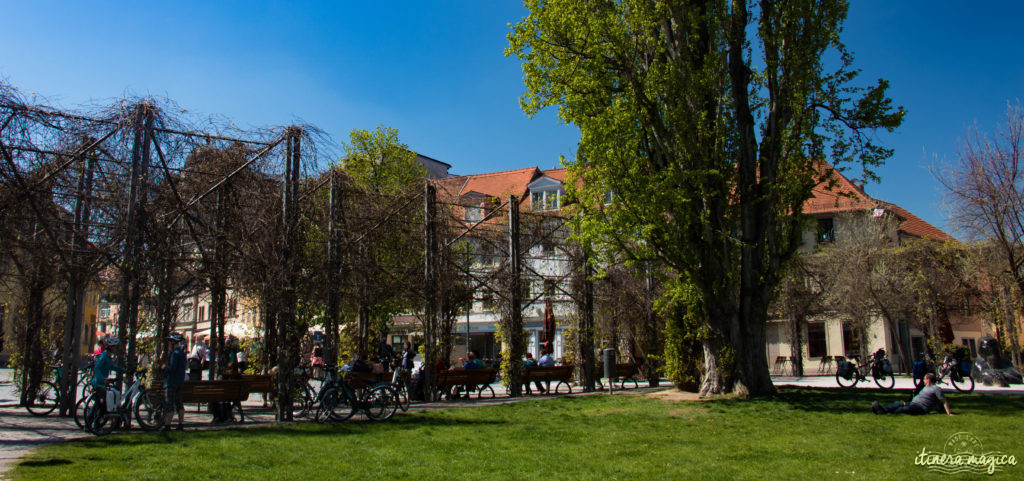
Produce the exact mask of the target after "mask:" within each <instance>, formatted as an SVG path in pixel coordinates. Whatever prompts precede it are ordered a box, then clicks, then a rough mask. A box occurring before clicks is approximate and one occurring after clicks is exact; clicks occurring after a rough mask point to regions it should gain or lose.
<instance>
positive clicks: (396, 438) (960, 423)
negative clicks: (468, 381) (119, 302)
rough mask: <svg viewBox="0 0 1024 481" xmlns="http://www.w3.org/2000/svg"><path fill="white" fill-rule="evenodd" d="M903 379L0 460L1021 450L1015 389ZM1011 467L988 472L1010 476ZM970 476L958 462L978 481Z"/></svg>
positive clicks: (167, 468)
mask: <svg viewBox="0 0 1024 481" xmlns="http://www.w3.org/2000/svg"><path fill="white" fill-rule="evenodd" d="M909 396H910V393H909V392H884V393H882V392H879V391H874V390H851V391H840V390H831V389H796V388H783V389H782V390H781V392H780V394H779V395H778V396H775V397H773V398H768V399H759V400H754V401H737V400H718V401H705V402H696V401H695V402H682V401H679V402H671V401H664V400H659V399H653V398H651V397H648V396H639V395H615V396H586V397H578V398H559V399H547V400H537V401H525V402H521V403H516V404H508V405H500V406H490V407H481V408H474V409H450V410H441V411H435V412H430V413H420V414H404V415H402V414H399V415H396V416H395V418H393V419H392V420H391V421H389V422H387V423H370V422H356V423H342V424H334V425H314V424H312V423H297V424H294V425H287V426H273V427H260V428H249V429H234V430H222V431H193V432H185V433H172V434H170V435H169V436H163V437H162V436H161V435H157V434H125V435H114V436H109V437H106V438H91V439H85V440H81V441H74V442H67V443H61V444H55V445H49V446H45V447H43V448H42V449H40V450H38V451H36V452H35V453H33V454H32V455H31V456H29V457H28V458H26V459H25V460H23V461H22V462H21V463H20V464H19V465H18V466H16V467H15V468H14V470H13V471H12V472H11V473H9V476H10V477H11V479H16V480H46V481H58V480H63V479H72V480H75V481H80V480H82V479H90V480H93V479H97V480H98V479H131V480H144V479H154V480H156V479H159V480H166V479H195V480H203V481H209V480H244V479H261V480H262V479H282V480H284V479H287V480H292V479H299V480H305V479H361V480H368V479H381V478H389V479H417V480H420V479H425V480H428V479H429V480H432V479H438V480H458V481H469V480H545V481H546V480H557V479H581V480H584V479H586V480H589V479H607V480H614V479H619V480H625V479H630V480H633V479H671V480H685V479H708V480H717V479H721V480H734V479H752V480H753V479H756V480H761V479H816V480H818V479H871V480H885V479H900V480H903V479H960V477H958V476H956V475H950V476H947V475H941V474H938V473H933V472H929V471H926V470H925V469H924V468H922V467H919V466H914V457H915V456H916V455H917V454H918V453H919V452H920V451H921V449H922V448H928V449H929V450H935V451H941V450H942V446H943V444H944V443H945V442H946V440H947V439H948V438H949V437H950V436H951V435H952V434H954V433H957V432H961V431H968V432H971V433H973V434H975V435H976V436H977V437H978V438H979V439H980V440H981V442H982V443H983V445H984V448H985V450H986V451H988V450H998V451H1002V452H1004V453H1007V454H1012V455H1015V456H1024V437H1022V436H1021V427H1022V426H1024V398H1022V397H1019V396H1007V395H981V394H972V395H958V394H951V395H950V400H951V402H952V404H953V409H954V412H957V413H959V415H958V416H954V417H949V416H945V415H938V414H931V415H928V416H923V417H922V416H876V415H873V414H872V413H871V410H870V409H869V405H870V403H871V401H872V400H875V399H877V400H879V401H883V402H891V401H893V400H898V399H906V398H908V397H909ZM1022 474H1024V466H1010V467H1008V468H1006V470H1005V471H1002V472H997V473H996V474H995V475H994V476H992V479H997V478H1001V479H1020V476H1021V475H1022ZM981 476H984V475H969V476H968V475H964V476H961V477H962V478H964V479H966V478H974V479H977V478H979V477H981Z"/></svg>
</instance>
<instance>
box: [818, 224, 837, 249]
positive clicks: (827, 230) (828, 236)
mask: <svg viewBox="0 0 1024 481" xmlns="http://www.w3.org/2000/svg"><path fill="white" fill-rule="evenodd" d="M835 241H836V228H835V223H834V222H833V220H832V218H828V219H818V243H819V244H822V243H826V242H835Z"/></svg>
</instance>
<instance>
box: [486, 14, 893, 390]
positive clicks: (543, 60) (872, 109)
mask: <svg viewBox="0 0 1024 481" xmlns="http://www.w3.org/2000/svg"><path fill="white" fill-rule="evenodd" d="M750 5H751V8H753V10H752V11H749V12H748V11H747V8H748V3H747V2H729V1H726V0H719V1H710V2H695V3H692V4H681V3H679V2H650V1H645V0H624V1H619V2H578V1H572V0H527V1H526V2H525V6H526V8H527V9H528V11H529V14H528V15H527V17H525V18H524V19H523V20H522V21H521V22H519V23H518V24H516V25H514V26H513V27H512V32H511V33H510V34H509V37H508V38H509V47H508V48H507V49H506V55H515V56H517V57H518V58H519V59H520V60H521V61H522V67H523V74H524V83H525V86H526V92H525V93H524V94H523V96H522V98H521V104H522V107H523V109H524V110H525V111H526V112H527V113H528V114H531V115H532V114H535V113H537V112H539V111H540V110H541V109H543V108H545V107H549V106H557V107H558V115H559V116H560V118H561V119H562V120H564V121H565V122H567V123H571V124H573V125H576V126H577V127H579V129H580V132H581V140H580V145H579V148H578V150H577V153H576V157H575V158H574V159H571V160H569V161H568V162H566V164H567V165H566V166H567V168H568V171H569V172H568V178H567V182H566V186H567V190H568V191H569V194H570V196H572V197H574V198H575V199H576V200H577V201H578V202H577V203H576V204H575V208H576V209H578V210H579V211H580V213H581V214H582V215H581V218H580V220H579V224H578V227H579V229H578V232H577V237H579V238H580V240H581V241H582V242H583V243H589V244H591V245H593V246H594V248H595V249H596V251H597V254H598V256H599V257H600V258H601V259H602V260H604V261H605V262H614V261H616V260H617V259H619V258H621V257H622V255H623V254H625V257H627V258H629V259H634V260H639V259H648V258H651V257H655V258H657V259H658V260H659V261H660V262H661V263H662V264H664V265H665V266H667V267H669V268H670V269H672V270H674V271H675V273H676V274H677V275H678V282H679V283H682V284H688V285H689V286H690V289H695V290H696V291H699V295H697V296H695V297H693V299H696V300H697V301H699V302H700V303H702V304H703V306H702V307H701V308H700V309H690V310H689V311H688V312H691V313H694V314H692V315H694V316H697V315H698V314H697V313H699V315H700V316H703V318H694V319H696V323H695V324H694V325H700V326H703V327H706V328H707V329H708V331H707V332H706V335H705V336H704V338H705V339H707V336H713V337H715V338H721V339H725V340H727V341H728V342H732V343H734V344H736V345H734V346H733V347H734V348H735V350H734V351H733V352H734V354H735V355H736V356H738V357H737V361H738V363H737V366H738V367H739V369H740V371H739V375H740V377H741V378H743V379H742V380H743V381H745V382H748V383H750V382H753V383H754V384H755V386H748V387H751V388H752V389H753V391H754V392H755V393H758V392H759V393H765V392H770V383H769V382H768V381H767V376H768V372H767V366H766V364H765V363H764V361H763V359H760V357H763V353H761V352H754V351H755V350H754V349H750V348H749V346H752V345H758V344H761V345H763V344H764V340H763V339H760V338H756V337H757V336H760V337H761V338H763V331H764V330H763V324H764V323H765V322H766V321H767V311H768V307H769V304H770V299H771V294H772V292H773V290H774V287H775V285H776V284H777V282H778V280H779V272H780V271H781V269H780V267H781V265H782V263H783V262H785V261H786V260H787V259H788V258H789V257H790V256H791V255H792V254H793V253H794V251H795V249H796V248H797V247H798V246H799V243H800V234H801V229H802V227H803V224H804V220H803V218H802V217H801V216H800V213H801V209H802V206H803V203H804V201H805V200H807V199H808V198H809V197H810V196H811V190H812V188H813V187H814V186H815V185H817V184H818V183H820V182H823V181H826V180H828V179H827V177H826V176H825V175H823V172H824V171H823V169H821V165H820V163H821V162H822V161H828V162H831V163H833V164H838V163H842V162H856V163H858V164H859V165H861V167H862V169H863V171H864V177H865V178H868V179H873V178H875V175H874V173H873V171H872V168H873V167H874V166H877V165H878V164H880V163H881V162H882V161H883V160H884V159H885V158H887V157H888V156H890V155H891V154H892V151H891V150H889V149H885V148H883V147H881V146H878V145H876V144H875V142H874V141H873V136H872V135H870V131H871V130H874V129H884V130H889V131H891V130H892V129H894V128H896V127H897V126H898V125H899V124H900V122H901V121H902V118H903V110H902V109H901V108H894V107H893V106H892V102H891V100H889V98H888V97H887V96H886V88H887V87H888V84H887V83H886V82H885V81H884V80H879V81H878V82H877V83H876V84H875V85H873V86H867V87H862V86H859V85H857V84H856V82H855V81H856V78H857V74H858V71H857V70H856V69H853V68H852V67H851V65H852V56H851V55H850V54H849V53H848V52H847V51H846V49H845V47H844V46H843V45H842V43H841V42H840V41H839V32H840V31H841V27H842V22H843V20H844V19H845V16H846V10H847V4H846V3H845V2H843V1H812V0H803V1H797V0H794V1H788V2H761V3H758V4H750ZM752 27H753V28H752ZM830 55H834V56H838V58H839V59H840V62H839V66H838V68H837V69H835V70H834V71H832V72H828V71H826V69H825V64H826V62H825V60H824V59H825V58H827V57H829V56H830ZM609 190H611V191H612V192H613V193H614V195H613V198H612V201H611V203H610V204H605V202H604V201H603V199H604V197H605V193H606V192H607V191H609ZM741 258H742V259H743V262H741V261H740V260H741ZM741 302H742V303H747V304H748V305H744V306H741V305H740V304H741ZM734 318H738V321H739V322H738V323H732V322H731V320H732V319H734ZM733 326H734V327H733ZM758 326H760V327H761V328H760V329H759V328H758ZM682 329H691V326H685V327H684V326H680V325H677V326H676V327H674V328H671V329H670V331H671V332H673V333H674V334H673V336H674V339H675V342H682V341H683V339H684V336H683V335H682V334H681V332H682V331H681V330H682ZM730 329H732V332H729V330H730ZM737 331H738V332H737ZM669 349H670V352H677V351H678V350H680V349H683V348H681V347H678V346H676V347H670V348H669ZM672 356H675V354H673V355H672ZM672 356H670V357H672ZM739 361H742V362H739ZM669 362H670V363H672V362H674V361H669ZM719 364H721V363H719Z"/></svg>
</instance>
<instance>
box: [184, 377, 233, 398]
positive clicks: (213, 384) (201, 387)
mask: <svg viewBox="0 0 1024 481" xmlns="http://www.w3.org/2000/svg"><path fill="white" fill-rule="evenodd" d="M247 397H249V392H248V391H247V390H246V382H245V381H243V380H241V379H219V380H214V381H187V382H185V384H183V385H182V386H181V399H182V401H184V402H216V401H242V400H245V398H247Z"/></svg>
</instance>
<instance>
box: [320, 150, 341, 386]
mask: <svg viewBox="0 0 1024 481" xmlns="http://www.w3.org/2000/svg"><path fill="white" fill-rule="evenodd" d="M330 176H331V190H330V194H329V195H330V197H329V199H328V204H327V207H328V210H329V212H328V216H327V217H328V219H327V322H326V325H325V326H324V330H326V331H327V332H326V333H325V334H326V335H325V336H324V344H325V346H324V347H325V349H324V351H325V355H326V359H325V360H326V361H327V365H329V366H337V365H338V322H339V318H340V317H341V312H340V310H341V307H340V300H339V299H338V297H339V296H338V277H339V275H340V272H339V269H340V268H341V262H340V261H339V259H338V256H339V255H340V254H341V253H340V252H339V251H338V250H339V249H340V247H341V246H340V244H341V235H340V234H341V229H340V228H341V219H342V218H341V215H342V204H341V186H340V185H338V178H337V172H336V171H335V170H334V169H331V173H330Z"/></svg>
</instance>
